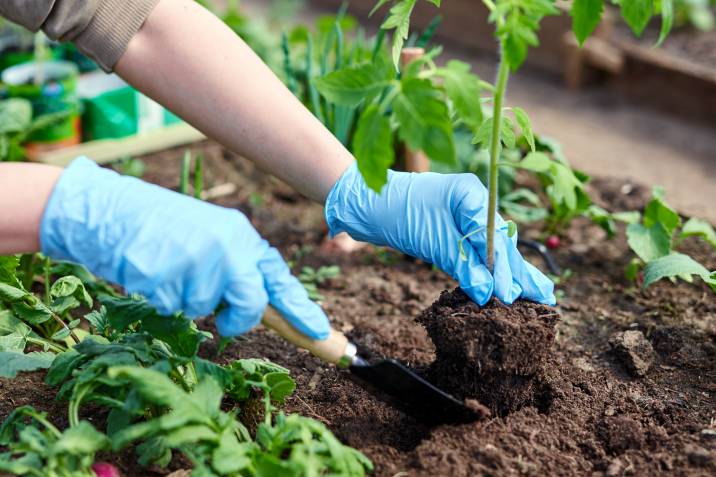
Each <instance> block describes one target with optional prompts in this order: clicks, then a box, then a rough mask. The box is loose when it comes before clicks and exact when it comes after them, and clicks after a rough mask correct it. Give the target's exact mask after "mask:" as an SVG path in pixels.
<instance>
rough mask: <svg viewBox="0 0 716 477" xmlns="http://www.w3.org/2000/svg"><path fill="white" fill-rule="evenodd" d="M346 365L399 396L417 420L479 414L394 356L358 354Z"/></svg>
mask: <svg viewBox="0 0 716 477" xmlns="http://www.w3.org/2000/svg"><path fill="white" fill-rule="evenodd" d="M349 369H350V371H351V372H352V373H353V374H355V375H356V376H358V377H360V378H361V379H362V380H364V381H366V382H368V383H369V384H372V385H373V386H375V387H376V388H378V389H380V390H381V391H383V392H385V393H386V394H389V395H391V396H393V397H395V398H396V399H398V401H399V402H400V403H402V404H404V405H405V406H406V407H407V409H408V410H409V411H412V412H411V414H413V415H414V416H415V417H416V418H418V419H419V420H422V421H427V422H431V423H448V422H452V423H459V422H472V421H475V420H477V419H479V418H480V417H481V416H480V415H479V414H478V413H477V412H475V411H474V410H473V409H470V408H469V407H467V406H465V404H463V403H462V402H461V401H459V400H457V399H455V398H454V397H452V396H451V395H449V394H448V393H446V392H445V391H442V390H440V389H439V388H437V387H435V386H433V385H432V384H430V383H429V382H428V381H426V380H425V379H423V378H422V377H420V376H419V375H417V374H416V373H415V372H413V371H411V370H410V369H409V368H408V367H406V366H404V365H402V364H400V363H399V362H398V361H395V360H393V359H384V360H382V361H378V362H376V363H374V364H370V363H368V362H366V361H365V360H363V359H361V358H357V359H355V360H354V361H353V364H352V365H351V366H350V368H349Z"/></svg>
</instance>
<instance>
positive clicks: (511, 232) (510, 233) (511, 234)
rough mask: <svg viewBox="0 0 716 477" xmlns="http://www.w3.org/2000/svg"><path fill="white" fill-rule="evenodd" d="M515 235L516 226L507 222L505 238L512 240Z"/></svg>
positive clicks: (511, 222)
mask: <svg viewBox="0 0 716 477" xmlns="http://www.w3.org/2000/svg"><path fill="white" fill-rule="evenodd" d="M516 233H517V224H516V223H514V222H513V221H511V220H508V221H507V236H508V237H510V238H512V237H514V236H515V234H516Z"/></svg>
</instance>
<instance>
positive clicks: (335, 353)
mask: <svg viewBox="0 0 716 477" xmlns="http://www.w3.org/2000/svg"><path fill="white" fill-rule="evenodd" d="M261 323H263V325H264V326H265V327H266V328H270V329H272V330H273V331H275V332H276V333H278V334H279V335H281V337H282V338H284V339H285V340H286V341H288V342H290V343H292V344H294V345H296V346H298V347H299V348H303V349H305V350H307V351H310V352H311V354H313V355H315V356H317V357H318V358H320V359H322V360H323V361H326V362H327V363H331V364H335V365H337V366H340V367H342V368H347V367H348V366H350V365H351V363H352V362H353V359H354V358H355V356H356V347H355V345H354V344H353V343H351V342H350V341H348V338H346V335H344V334H343V333H341V332H340V331H336V330H334V329H333V328H331V334H330V335H329V336H328V338H327V339H325V340H314V339H312V338H309V337H308V336H306V335H304V334H303V333H301V332H300V331H298V330H297V329H296V328H294V327H293V326H292V325H291V324H290V323H289V322H288V321H286V320H285V319H284V318H283V317H282V316H281V315H280V314H279V312H278V311H276V310H275V309H274V308H272V307H270V306H269V307H268V308H266V312H265V313H264V317H263V319H262V320H261Z"/></svg>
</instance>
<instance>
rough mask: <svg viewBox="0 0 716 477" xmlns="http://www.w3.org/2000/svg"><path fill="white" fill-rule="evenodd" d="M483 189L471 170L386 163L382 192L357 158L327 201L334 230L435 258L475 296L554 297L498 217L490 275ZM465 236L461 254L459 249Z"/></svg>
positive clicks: (477, 299) (510, 298)
mask: <svg viewBox="0 0 716 477" xmlns="http://www.w3.org/2000/svg"><path fill="white" fill-rule="evenodd" d="M487 209H488V207H487V189H486V188H485V186H484V185H482V183H481V182H480V181H479V179H478V178H477V177H476V176H475V175H473V174H435V173H423V174H410V173H405V172H394V171H388V183H387V184H386V185H385V187H384V188H383V190H382V192H381V194H380V195H378V194H376V193H375V192H373V191H372V190H370V189H368V186H367V185H366V184H365V182H364V181H363V178H362V177H361V175H360V173H359V171H358V168H357V166H356V164H353V166H351V167H350V168H349V169H348V170H347V171H346V172H345V173H344V174H343V176H342V177H341V178H340V179H339V180H338V182H337V183H336V184H335V185H334V186H333V189H332V190H331V192H330V194H329V196H328V199H327V201H326V220H327V222H328V227H329V229H330V232H331V234H332V235H335V234H337V233H339V232H348V234H349V235H350V236H351V237H353V238H354V239H356V240H361V241H365V242H371V243H373V244H376V245H388V246H390V247H393V248H395V249H397V250H400V251H402V252H404V253H406V254H408V255H412V256H413V257H417V258H420V259H421V260H425V261H426V262H430V263H434V264H435V265H437V266H438V267H439V268H441V269H442V270H443V271H445V272H447V273H448V274H450V275H451V276H452V277H453V278H455V279H456V280H457V281H458V282H459V283H460V287H461V288H462V289H463V290H464V291H465V293H467V294H468V295H469V296H470V298H472V299H473V300H474V301H475V302H476V303H478V304H480V305H484V304H485V303H487V301H488V300H489V299H490V297H491V296H492V295H493V294H494V295H495V296H497V297H498V298H499V299H500V300H502V301H503V302H504V303H507V304H510V303H512V302H514V301H515V300H516V299H517V298H518V297H523V298H526V299H529V300H533V301H537V302H540V303H546V304H549V305H554V304H555V302H556V300H555V297H554V294H553V291H554V284H553V283H552V281H550V280H549V279H548V278H547V277H546V276H544V275H543V274H542V273H541V272H540V271H539V270H537V269H536V268H535V267H534V266H532V265H531V264H529V263H527V262H526V261H525V260H524V259H523V258H522V256H521V255H520V252H519V251H518V250H517V236H516V235H514V236H513V237H508V236H507V224H506V223H505V221H504V220H502V218H500V217H498V222H497V224H498V228H499V230H498V232H497V234H496V239H495V252H496V253H495V268H494V276H493V275H492V274H490V272H489V271H488V269H487V267H486V266H485V263H486V249H487V245H486V242H487V233H486V229H485V227H486V224H487ZM476 230H479V231H478V232H476V233H474V234H473V235H470V237H469V238H467V239H465V240H464V242H463V247H464V249H465V255H466V258H467V260H464V259H463V258H462V257H461V256H460V250H459V247H458V241H459V240H460V239H461V238H462V237H464V236H466V235H468V234H471V233H472V232H474V231H476Z"/></svg>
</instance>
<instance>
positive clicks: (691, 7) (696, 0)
mask: <svg viewBox="0 0 716 477" xmlns="http://www.w3.org/2000/svg"><path fill="white" fill-rule="evenodd" d="M714 10H716V1H714V0H674V25H675V26H677V27H682V26H684V25H691V26H693V27H694V28H696V29H698V30H701V31H711V30H713V29H714V27H715V26H716V19H715V15H714Z"/></svg>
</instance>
